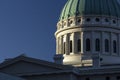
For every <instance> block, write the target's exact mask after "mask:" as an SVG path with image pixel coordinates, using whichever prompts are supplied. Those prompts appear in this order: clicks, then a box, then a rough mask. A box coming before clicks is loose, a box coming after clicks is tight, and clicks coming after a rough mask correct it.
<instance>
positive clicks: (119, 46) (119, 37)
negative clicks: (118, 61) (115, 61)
mask: <svg viewBox="0 0 120 80" xmlns="http://www.w3.org/2000/svg"><path fill="white" fill-rule="evenodd" d="M118 55H119V56H120V33H119V34H118Z"/></svg>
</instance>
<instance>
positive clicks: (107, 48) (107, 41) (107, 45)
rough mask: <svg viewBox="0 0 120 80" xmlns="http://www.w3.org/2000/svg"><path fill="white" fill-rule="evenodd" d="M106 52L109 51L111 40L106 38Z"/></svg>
mask: <svg viewBox="0 0 120 80" xmlns="http://www.w3.org/2000/svg"><path fill="white" fill-rule="evenodd" d="M105 52H109V40H108V39H105Z"/></svg>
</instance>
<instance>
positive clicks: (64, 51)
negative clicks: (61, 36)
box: [63, 42, 65, 54]
mask: <svg viewBox="0 0 120 80" xmlns="http://www.w3.org/2000/svg"><path fill="white" fill-rule="evenodd" d="M63 51H64V52H63V53H64V54H65V42H64V43H63Z"/></svg>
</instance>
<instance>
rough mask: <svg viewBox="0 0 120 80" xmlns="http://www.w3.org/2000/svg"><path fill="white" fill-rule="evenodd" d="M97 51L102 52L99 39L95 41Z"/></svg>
mask: <svg viewBox="0 0 120 80" xmlns="http://www.w3.org/2000/svg"><path fill="white" fill-rule="evenodd" d="M95 50H96V51H100V40H99V39H96V40H95Z"/></svg>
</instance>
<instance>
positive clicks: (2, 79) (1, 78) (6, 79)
mask: <svg viewBox="0 0 120 80" xmlns="http://www.w3.org/2000/svg"><path fill="white" fill-rule="evenodd" d="M0 80H25V79H22V78H19V77H16V76H11V75H8V74H4V73H0Z"/></svg>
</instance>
